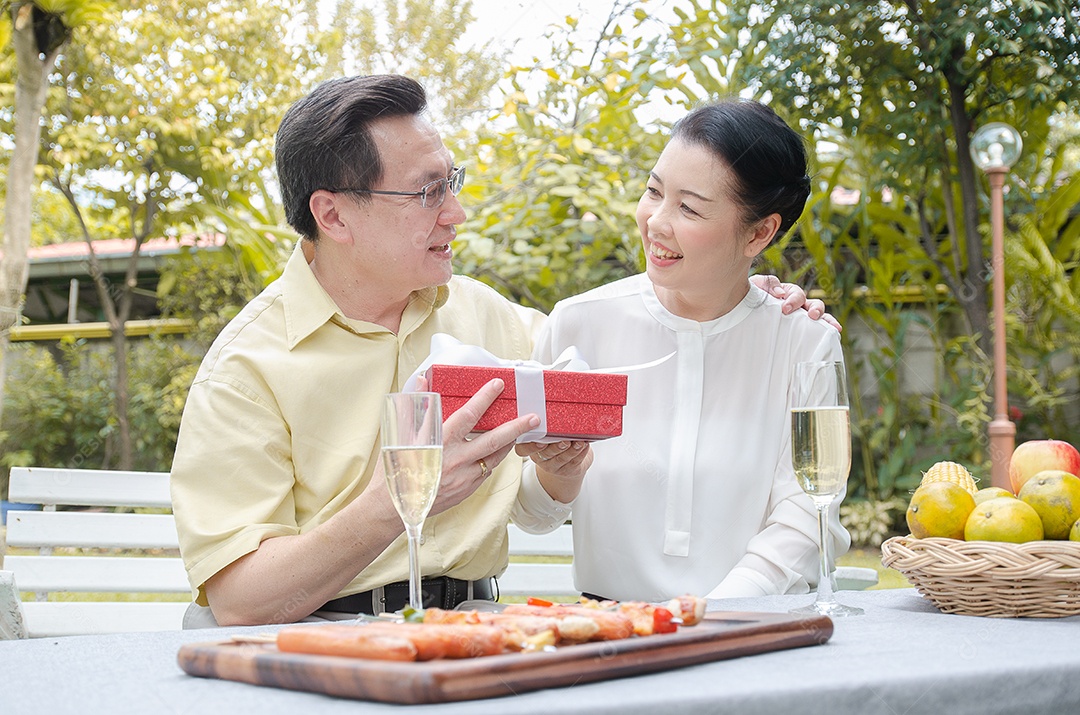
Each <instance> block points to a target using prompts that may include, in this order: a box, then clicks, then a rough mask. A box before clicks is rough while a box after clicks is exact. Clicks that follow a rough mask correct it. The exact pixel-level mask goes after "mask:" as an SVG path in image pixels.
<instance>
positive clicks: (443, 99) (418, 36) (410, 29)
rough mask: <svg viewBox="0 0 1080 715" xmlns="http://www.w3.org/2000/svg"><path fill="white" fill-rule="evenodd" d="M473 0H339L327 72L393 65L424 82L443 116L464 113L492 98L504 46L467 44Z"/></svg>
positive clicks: (326, 40) (326, 43)
mask: <svg viewBox="0 0 1080 715" xmlns="http://www.w3.org/2000/svg"><path fill="white" fill-rule="evenodd" d="M472 21H473V14H472V0H404V1H403V2H402V1H401V0H380V1H378V2H375V1H374V0H372V1H371V2H362V1H359V2H358V1H357V0H338V2H337V3H336V8H335V11H334V19H333V22H332V30H331V31H329V32H328V33H326V34H325V36H324V37H323V38H322V39H321V45H322V47H323V48H324V51H325V53H326V64H325V65H324V70H323V71H324V72H325V74H326V76H338V75H341V74H379V73H384V72H390V73H395V74H404V75H407V76H409V77H413V78H415V79H417V80H419V81H420V82H421V83H423V84H424V86H425V88H426V89H427V92H428V99H429V102H430V105H431V108H432V110H433V111H434V114H435V116H436V117H438V118H439V119H448V120H451V121H461V120H462V119H464V118H466V117H467V116H468V115H470V114H471V113H473V112H477V111H484V110H486V109H487V108H488V106H489V101H490V94H491V88H492V86H494V85H495V83H496V82H497V81H498V80H499V77H500V75H501V74H502V70H503V60H504V57H503V53H501V52H496V51H495V50H494V49H492V48H491V47H490V46H487V45H483V46H479V47H466V46H464V42H463V38H462V36H463V35H464V34H465V31H466V30H467V29H468V26H469V25H470V24H471V23H472Z"/></svg>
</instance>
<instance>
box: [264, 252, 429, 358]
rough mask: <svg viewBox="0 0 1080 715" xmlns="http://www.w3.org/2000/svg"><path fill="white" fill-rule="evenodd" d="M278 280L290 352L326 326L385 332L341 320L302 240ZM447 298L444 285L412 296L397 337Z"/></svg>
mask: <svg viewBox="0 0 1080 715" xmlns="http://www.w3.org/2000/svg"><path fill="white" fill-rule="evenodd" d="M280 280H281V295H282V300H283V302H284V309H285V335H286V340H287V341H288V345H289V349H290V350H292V349H293V348H295V347H296V346H297V345H299V344H300V343H301V342H302V341H303V340H305V339H306V338H307V337H308V336H310V335H311V334H312V333H314V332H315V331H316V330H318V329H319V328H321V327H322V326H324V325H326V323H328V322H333V323H335V324H337V325H339V326H341V327H342V328H344V329H346V330H351V331H352V332H355V333H364V332H373V331H381V330H385V328H383V327H382V326H378V325H375V324H374V323H365V322H363V321H359V320H350V319H349V318H346V317H345V315H344V314H343V313H342V312H341V310H340V309H339V308H338V306H337V303H335V302H334V300H333V299H332V298H331V297H330V295H329V294H328V293H327V292H326V291H325V290H324V289H323V287H322V285H320V284H319V281H318V280H317V279H316V278H315V274H314V273H313V272H312V270H311V266H310V265H308V258H307V256H306V255H305V253H304V240H303V239H301V240H299V241H297V242H296V247H295V248H294V249H293V252H292V255H291V256H289V260H288V262H287V263H286V264H285V270H284V271H283V272H282V274H281V279H280ZM449 298H450V288H449V286H445V285H443V286H438V287H434V288H425V289H424V290H421V291H416V292H415V293H413V296H412V299H411V300H410V301H409V305H408V306H407V307H406V308H405V313H404V314H403V315H402V322H401V331H400V333H401V335H406V334H408V333H410V332H412V331H413V330H415V329H416V327H418V326H419V325H420V324H421V323H423V321H424V319H426V318H427V316H428V315H429V314H430V313H431V311H433V310H437V309H439V308H441V307H442V306H444V305H445V304H446V301H447V300H449Z"/></svg>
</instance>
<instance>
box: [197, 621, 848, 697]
mask: <svg viewBox="0 0 1080 715" xmlns="http://www.w3.org/2000/svg"><path fill="white" fill-rule="evenodd" d="M705 618H706V619H705V620H704V621H703V622H702V623H700V624H698V625H696V626H692V627H688V628H680V629H679V630H678V631H677V632H675V633H670V634H664V635H656V636H648V637H644V638H637V637H635V638H628V639H626V640H620V641H603V642H594V643H583V644H580V645H571V646H565V647H562V648H560V649H558V650H557V651H554V652H542V653H513V654H508V655H496V656H489V657H486V658H471V659H467V660H432V661H426V662H419V663H401V662H391V661H378V660H364V659H360V658H343V657H338V656H326V655H307V654H301V653H283V652H280V651H278V650H277V648H276V647H275V646H274V644H273V643H272V642H270V643H263V642H244V641H243V640H238V641H218V642H213V643H189V644H187V645H184V646H181V648H180V651H179V653H178V654H177V660H178V662H179V664H180V667H181V668H182V669H183V670H184V672H186V673H188V674H189V675H195V676H199V677H203V678H219V679H223V680H235V681H239V682H242V683H252V684H254V685H266V686H271V687H275V688H288V689H291V690H307V691H310V692H314V693H323V694H326V695H335V696H339V697H345V698H357V699H361V700H377V701H381V702H387V703H403V704H420V703H442V702H450V701H455V700H473V699H477V698H491V697H500V696H505V695H515V694H517V693H522V692H526V691H529V690H539V689H542V688H555V687H561V686H565V685H572V684H576V683H588V682H594V681H597V680H608V679H612V678H623V677H626V676H629V675H638V674H641V673H652V672H655V671H659V670H667V669H670V668H681V667H683V666H687V665H695V664H697V663H706V662H710V661H714V660H724V659H727V658H737V657H740V656H744V655H753V654H756V653H765V652H768V651H773V650H782V649H785V648H797V647H801V646H808V645H820V644H822V643H824V642H826V641H827V640H829V638H830V637H831V636H832V632H833V624H832V621H831V620H829V618H827V617H825V616H818V617H813V618H806V617H799V616H790V615H787V614H778V613H735V612H725V611H718V612H713V613H709V614H707V615H706V617H705Z"/></svg>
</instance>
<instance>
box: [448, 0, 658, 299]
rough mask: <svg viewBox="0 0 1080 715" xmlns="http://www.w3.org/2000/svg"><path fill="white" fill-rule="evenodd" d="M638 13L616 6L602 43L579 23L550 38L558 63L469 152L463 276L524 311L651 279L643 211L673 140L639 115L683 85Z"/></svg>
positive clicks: (551, 59) (516, 86)
mask: <svg viewBox="0 0 1080 715" xmlns="http://www.w3.org/2000/svg"><path fill="white" fill-rule="evenodd" d="M634 5H635V4H633V3H619V2H616V3H614V4H613V5H612V9H611V12H610V14H609V16H608V18H607V22H606V23H605V24H604V25H603V27H602V28H601V29H600V31H599V33H598V34H597V35H596V36H595V37H583V36H582V32H581V31H579V30H578V27H577V25H578V23H577V21H576V20H575V19H574V18H572V17H571V18H567V21H566V23H565V25H563V26H561V27H559V28H556V29H554V30H553V31H551V32H550V33H549V34H548V36H547V37H548V39H549V41H550V42H551V53H550V55H547V56H545V57H542V58H536V59H535V64H534V65H532V66H529V67H514V68H511V70H510V74H509V77H508V81H509V85H510V91H509V93H508V94H507V96H506V98H505V101H504V104H503V107H502V112H501V113H499V114H495V115H494V116H493V117H492V119H491V121H490V122H489V123H488V124H487V125H485V126H483V127H482V128H481V129H480V130H479V131H478V132H477V139H476V143H475V144H464V143H463V148H462V149H461V150H460V151H459V153H467V154H468V155H469V156H475V157H476V160H475V164H472V163H471V164H470V165H469V171H470V174H469V181H468V183H467V184H466V188H465V191H464V197H465V203H466V205H467V206H469V207H470V218H469V220H468V221H467V222H466V223H465V225H464V226H463V227H462V230H461V231H460V233H459V238H460V244H461V245H460V246H459V247H458V248H459V250H458V269H459V271H460V272H462V273H465V274H467V275H472V276H475V277H478V278H480V279H481V280H484V281H486V282H487V283H489V284H491V285H493V286H494V287H496V288H497V289H499V290H500V291H502V292H503V293H504V294H505V295H507V296H508V297H510V298H511V299H513V300H515V301H517V302H519V303H521V304H523V305H527V306H531V307H535V308H538V309H540V310H542V311H548V310H550V309H551V307H552V306H553V305H554V303H555V302H556V301H558V300H559V299H560V298H564V297H567V296H570V295H574V294H576V293H581V292H582V291H585V290H588V289H590V288H594V287H596V286H599V285H603V284H605V283H609V282H611V281H612V280H616V279H618V278H622V277H625V276H627V275H630V274H633V273H637V272H639V271H640V270H641V267H642V263H641V261H642V256H641V253H640V242H639V239H638V231H637V225H636V223H635V219H634V207H635V204H636V202H637V200H638V198H640V196H641V193H642V192H643V191H644V188H645V181H646V178H647V172H648V167H650V166H651V165H652V163H653V162H654V161H655V159H656V157H657V156H658V155H659V152H660V149H661V147H662V146H663V141H664V139H663V135H662V133H661V132H658V131H657V130H656V128H655V127H647V126H645V125H643V124H642V123H641V122H639V121H638V119H637V113H638V112H640V111H642V110H643V109H644V108H645V105H646V104H647V102H648V101H649V100H650V99H655V97H656V95H658V94H660V93H661V92H666V91H675V90H676V89H677V88H678V87H679V79H678V78H677V77H668V76H667V74H666V72H665V68H664V67H663V65H662V63H661V60H660V52H659V49H658V48H659V46H660V43H661V41H662V36H659V35H658V33H657V32H656V30H657V27H656V25H655V24H654V23H653V22H652V21H651V20H650V19H649V17H648V16H647V14H646V13H645V12H644V11H643V10H641V9H640V8H636V10H637V11H636V12H634V10H635V8H634ZM654 92H655V94H654ZM474 167H475V168H474Z"/></svg>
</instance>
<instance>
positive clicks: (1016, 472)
mask: <svg viewBox="0 0 1080 715" xmlns="http://www.w3.org/2000/svg"><path fill="white" fill-rule="evenodd" d="M1047 469H1057V470H1060V471H1062V472H1068V473H1069V474H1075V475H1077V476H1080V452H1078V451H1077V450H1076V447H1073V446H1072V445H1071V444H1069V443H1068V442H1062V441H1061V440H1058V439H1033V440H1029V441H1027V442H1024V443H1022V444H1020V445H1018V446H1017V447H1016V449H1015V450H1013V454H1012V459H1010V460H1009V481H1010V482H1012V488H1013V493H1014V494H1019V493H1020V487H1022V486H1024V482H1026V481H1027V480H1029V479H1031V478H1032V477H1033V476H1035V475H1036V474H1038V473H1039V472H1042V471H1045V470H1047Z"/></svg>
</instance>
